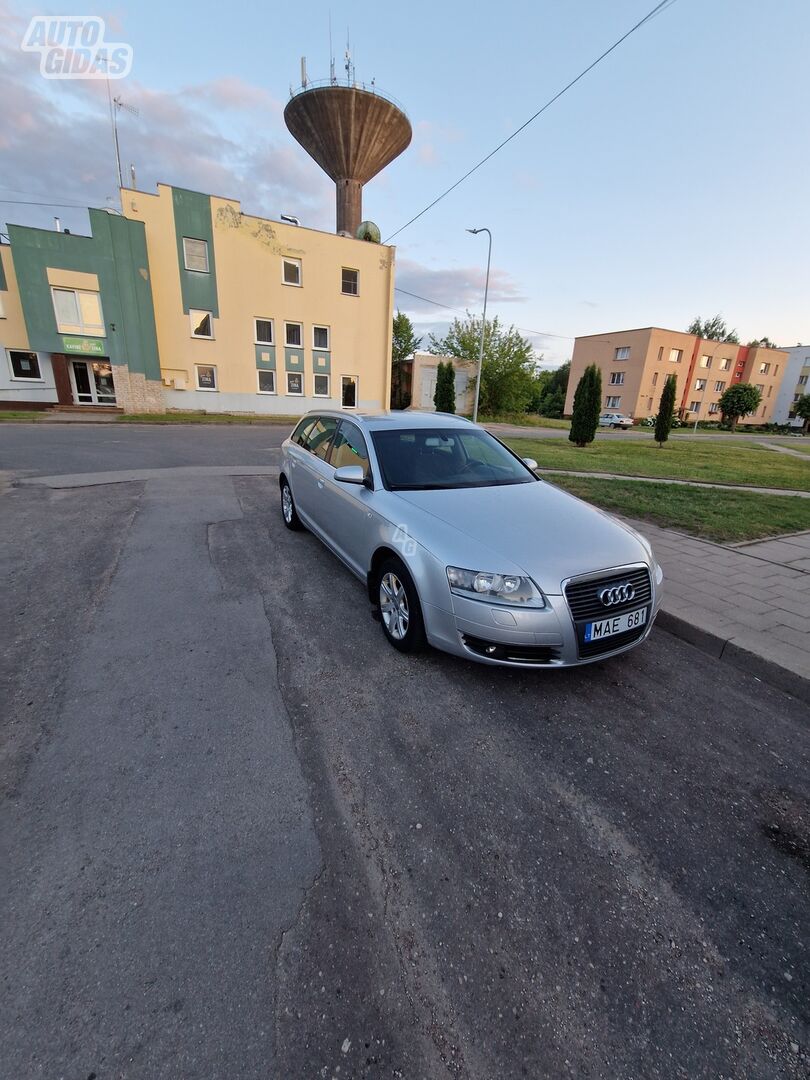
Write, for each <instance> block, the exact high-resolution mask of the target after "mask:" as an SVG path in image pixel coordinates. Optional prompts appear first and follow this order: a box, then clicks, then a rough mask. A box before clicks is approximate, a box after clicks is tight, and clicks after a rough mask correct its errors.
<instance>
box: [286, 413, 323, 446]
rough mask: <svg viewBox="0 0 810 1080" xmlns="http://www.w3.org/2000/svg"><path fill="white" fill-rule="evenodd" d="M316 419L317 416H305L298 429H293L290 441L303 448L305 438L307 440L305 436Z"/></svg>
mask: <svg viewBox="0 0 810 1080" xmlns="http://www.w3.org/2000/svg"><path fill="white" fill-rule="evenodd" d="M317 419H318V418H317V416H305V417H304V419H303V420H302V421H301V422H300V424H299V425H298V427H297V428H296V429H295V431H294V432H293V433H292V435H291V436H290V439H291V440H292V441H293V442H294V443H298V445H299V446H303V445H304V444H305V443H306V438H307V434H308V432H309V429H310V428H311V427H312V425H313V424H314V423H315V421H316V420H317Z"/></svg>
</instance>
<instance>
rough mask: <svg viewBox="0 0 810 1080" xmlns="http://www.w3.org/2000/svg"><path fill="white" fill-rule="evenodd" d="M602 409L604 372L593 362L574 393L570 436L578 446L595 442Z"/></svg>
mask: <svg viewBox="0 0 810 1080" xmlns="http://www.w3.org/2000/svg"><path fill="white" fill-rule="evenodd" d="M601 409H602V372H601V371H600V370H599V368H598V367H597V366H596V364H591V365H589V366H588V367H586V368H585V371H584V373H583V375H582V378H581V379H580V380H579V383H578V385H577V388H576V391H575V393H574V410H573V412H572V413H571V430H570V432H569V433H568V438H569V440H570V441H571V442H572V443H575V444H576V445H577V446H587V445H588V443H592V442H593V438H594V435H596V429H597V427H598V426H599V413H600V412H601Z"/></svg>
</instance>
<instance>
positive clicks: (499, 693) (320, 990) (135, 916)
mask: <svg viewBox="0 0 810 1080" xmlns="http://www.w3.org/2000/svg"><path fill="white" fill-rule="evenodd" d="M71 430H72V429H71ZM144 430H146V431H148V432H150V433H151V439H147V440H144V441H143V442H134V441H133V442H132V443H131V444H128V445H129V446H130V452H129V454H128V455H127V453H126V450H121V449H117V450H114V451H110V450H109V448H108V446H107V444H106V443H105V442H104V440H107V439H109V438H110V435H111V434H112V433H108V432H107V431H106V430H105V431H102V432H99V436H98V437H99V443H98V445H97V453H96V458H95V467H96V468H99V467H100V468H103V469H105V470H106V469H109V468H111V467H113V465H112V464H111V459H110V456H109V455H110V453H114V454H115V455H116V456H115V463H114V464H115V467H120V468H138V467H143V465H144V457H145V456H146V455H148V458H147V463H148V464H150V465H152V464H154V463H155V462H156V461H161V462H165V464H166V466H167V467H168V466H170V465H177V464H201V463H202V462H201V461H200V460H199V457H197V458H196V459H195V460H189V457H193V456H194V455H200V454H202V453H203V452H207V453H209V454H211V456H212V458H213V459H214V461H213V463H215V464H225V463H231V464H237V463H238V462H236V461H233V460H226V459H228V458H232V456H233V455H237V454H238V453H239V452H240V451H239V439H240V438H244V440H245V443H244V448H243V449H242V451H241V453H242V456H243V460H244V461H245V463H248V464H255V463H257V461H256V457H255V455H257V454H259V453H263V452H264V451H263V450H262V447H261V445H260V442H255V441H254V440H255V436H256V434H257V432H256V430H255V429H251V428H247V429H237V430H234V429H227V430H225V431H220V429H217V430H216V431H212V430H209V429H206V430H204V431H202V432H200V435H201V436H202V437H203V438H204V439H207V440H208V442H207V443H206V444H203V443H198V442H196V441H195V442H194V443H193V444H192V443H190V442H188V441H185V440H187V439H188V435H187V433H186V432H177V431H175V430H174V429H163V428H160V429H154V428H150V429H144ZM197 430H198V429H194V432H195V434H194V439H195V440H196V438H197V434H196V433H197ZM15 431H16V432H18V433H19V432H27V433H28V435H27V436H20V435H19V434H17V435H16V436H15V440H16V439H21V440H22V442H23V443H24V445H22V446H19V445H18V447H17V449H15V448H14V447H11V446H10V445H9V440H8V438H7V436H6V429H5V428H0V440H2V442H3V443H4V465H3V467H4V468H6V469H10V470H12V471H14V470H16V469H18V468H19V469H20V470H24V471H27V472H33V471H37V472H40V473H42V474H45V475H48V474H52V473H59V472H69V473H75V472H81V471H88V470H87V469H83V468H82V466H83V465H85V464H87V465H91V464H93V462H92V461H91V460H90V459H89V458H88V454H89V452H90V450H89V448H91V447H92V445H93V444H92V439H93V437H94V434H89V435H88V434H86V432H87V431H88V429H84V431H85V434H84V435H82V436H81V439H80V440H79V441H78V444H77V445H75V446H74V445H73V444H65V443H62V444H61V451H60V455H59V457H58V459H55V458H53V457H52V458H51V459H50V460H49V459H48V455H47V452H46V451H45V450H42V449H38V448H37V445H36V444H37V443H38V442H39V440H40V437H41V433H42V428H41V427H40V426H33V427H28V428H16V427H15ZM93 431H95V429H93ZM140 434H141V432H140V430H139V431H138V436H140ZM260 434H264V435H265V436H266V434H267V433H266V432H265V431H264V429H262V432H261V433H260ZM115 436H116V437H117V436H118V432H117V431H116V432H115ZM129 436H130V433H129V432H127V434H126V436H125V437H126V438H129ZM178 436H182V437H183V438H181V439H180V440H178V441H176V442H173V441H172V440H175V439H176V438H177V437H178ZM50 437H52V436H51V434H50V429H48V431H47V434H45V438H50ZM70 437H72V436H68V438H70ZM26 439H27V441H26ZM218 440H222V443H221V445H220V443H219V442H218ZM79 444H80V445H79ZM203 445H205V447H206V450H205V451H204V450H203ZM264 445H266V446H271V443H270V442H267V441H265V442H264ZM209 460H210V459H209ZM258 463H260V464H262V463H266V462H265V460H264V459H261V460H260V461H258ZM270 463H272V457H271V461H270ZM12 478H13V477H12ZM0 569H1V570H2V574H3V582H4V589H3V593H4V608H5V610H6V612H7V613H8V618H7V619H4V620H3V642H2V645H3V649H2V658H1V662H2V665H3V667H2V670H1V673H2V677H3V681H4V684H5V688H6V694H5V701H6V703H7V705H6V707H5V708H4V710H3V729H2V736H1V737H2V743H1V744H0V783H2V787H1V788H0V793H2V799H3V801H2V865H3V868H4V873H3V876H2V882H0V925H2V926H3V929H4V948H3V950H2V952H0V970H2V986H3V996H4V1002H3V1008H2V1011H0V1045H2V1047H3V1053H2V1059H3V1064H2V1075H3V1076H8V1077H10V1078H11V1077H13V1078H14V1080H23V1078H28V1077H47V1078H48V1080H51V1078H56V1077H66V1078H68V1077H69V1078H81V1080H84V1078H85V1077H87V1078H89V1077H90V1076H93V1077H95V1078H97V1080H106V1078H108V1077H109V1078H116V1080H117V1078H120V1077H124V1078H127V1080H132V1078H141V1077H143V1078H148V1080H155V1078H163V1077H165V1078H180V1080H192V1078H200V1080H208V1078H214V1077H217V1078H218V1077H226V1076H227V1077H233V1078H237V1077H238V1078H242V1077H245V1078H253V1077H256V1078H259V1077H261V1078H269V1077H272V1078H279V1080H288V1078H290V1080H298V1078H301V1080H309V1078H310V1077H312V1078H316V1077H318V1078H320V1077H334V1078H336V1080H345V1078H346V1077H358V1078H359V1077H368V1078H372V1077H374V1078H377V1077H379V1078H382V1077H385V1078H391V1077H401V1078H404V1080H416V1078H422V1077H424V1078H431V1080H432V1078H434V1077H436V1078H441V1077H461V1078H476V1080H478V1078H487V1080H488V1078H493V1080H495V1078H498V1080H500V1078H511V1077H531V1078H540V1077H554V1078H556V1077H564V1076H572V1077H606V1078H607V1077H610V1078H615V1077H666V1078H669V1077H684V1078H686V1077H688V1078H694V1077H735V1078H736V1077H739V1078H746V1080H747V1078H752V1077H804V1076H806V1075H807V1074H808V1065H809V1063H810V1058H808V1034H810V1024H809V1022H808V1021H810V1008H809V1007H808V1002H809V1001H810V973H809V972H808V956H807V945H808V938H810V934H808V930H810V893H809V892H808V871H810V782H808V759H809V758H810V753H808V743H809V741H810V740H808V724H807V721H808V717H807V710H806V707H804V706H802V705H800V704H799V703H797V702H795V701H794V700H793V699H791V698H788V697H786V696H785V695H783V694H781V693H779V692H777V691H775V690H772V689H770V688H768V687H766V686H763V685H762V684H760V683H759V682H757V681H756V680H755V679H753V678H751V677H748V676H746V675H745V674H740V673H737V672H735V671H734V670H733V669H731V668H729V667H727V666H725V665H721V664H718V663H716V662H714V661H713V660H711V659H710V658H708V657H707V656H705V655H704V654H702V653H700V652H697V651H695V650H693V649H691V648H690V647H689V646H688V645H686V644H684V643H683V642H680V641H678V640H675V639H673V638H671V637H669V636H668V635H666V634H664V633H663V632H659V631H655V632H654V633H653V635H652V637H651V639H650V641H649V642H648V643H647V644H646V645H645V646H643V647H642V648H640V649H638V650H636V651H635V652H633V653H632V654H630V655H628V656H626V657H624V658H621V659H619V660H614V661H611V662H606V663H604V664H599V665H594V666H591V667H588V668H585V669H580V670H577V671H566V672H511V671H501V670H492V669H488V668H484V667H480V666H477V665H473V664H468V663H464V662H462V661H459V660H455V659H452V658H450V657H446V656H443V655H440V654H437V653H426V654H424V655H423V656H419V657H405V656H402V655H400V654H399V653H397V652H395V651H394V650H392V649H390V648H389V647H388V646H387V645H386V644H385V642H384V640H383V637H382V633H381V630H380V628H379V626H378V625H377V623H376V622H375V620H374V619H373V618H372V615H371V612H370V608H369V605H368V601H367V599H366V597H365V594H364V590H363V588H362V586H361V585H360V584H359V583H358V582H357V581H355V579H354V578H352V577H351V576H350V575H349V574H348V573H347V572H346V571H344V570H343V568H342V567H341V566H340V565H339V564H338V563H337V562H336V561H335V560H334V558H333V557H332V556H330V555H329V554H328V553H327V552H326V551H325V549H323V548H322V546H321V545H320V544H319V543H318V542H317V541H316V540H315V539H314V537H312V536H311V535H309V534H306V533H305V534H292V533H289V532H288V531H287V530H285V529H284V528H283V526H282V524H281V521H280V517H279V514H278V509H277V488H276V485H275V482H274V480H273V478H272V477H244V478H230V477H224V476H214V475H211V476H209V477H199V476H197V477H191V478H190V477H188V476H187V475H183V474H179V473H172V472H171V471H167V472H166V473H164V474H162V475H161V477H160V478H158V479H153V480H149V481H147V482H144V483H127V484H116V485H109V486H100V487H86V488H78V489H73V490H66V491H60V490H50V489H48V488H30V487H10V488H7V489H6V491H5V493H4V494H3V495H1V496H0Z"/></svg>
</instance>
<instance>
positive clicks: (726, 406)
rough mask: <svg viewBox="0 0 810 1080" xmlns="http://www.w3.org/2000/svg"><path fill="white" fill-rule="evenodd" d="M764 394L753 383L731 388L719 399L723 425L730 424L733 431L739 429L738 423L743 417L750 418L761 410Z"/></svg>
mask: <svg viewBox="0 0 810 1080" xmlns="http://www.w3.org/2000/svg"><path fill="white" fill-rule="evenodd" d="M761 401H762V394H761V393H760V392H759V390H757V388H756V387H755V386H752V385H751V383H737V384H736V386H730V387H729V388H728V390H726V391H725V393H723V394H722V395H721V396H720V398H719V399H718V402H717V404H718V405H719V406H720V412H721V413H722V415H723V423H724V424H728V425H729V427H730V428H731V430H732V431H735V430H736V428H737V421H738V420H740V419H741V418H742V417H743V416H750V415H751V413H755V412H756V411H757V409H758V408H759V405H760V402H761Z"/></svg>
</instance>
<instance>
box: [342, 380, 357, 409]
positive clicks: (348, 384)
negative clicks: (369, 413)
mask: <svg viewBox="0 0 810 1080" xmlns="http://www.w3.org/2000/svg"><path fill="white" fill-rule="evenodd" d="M340 403H341V405H342V406H343V408H344V409H356V408H357V377H356V376H355V375H341V377H340Z"/></svg>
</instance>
